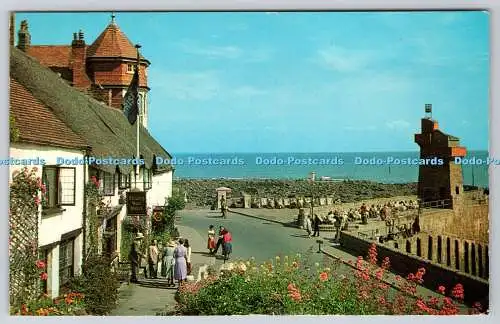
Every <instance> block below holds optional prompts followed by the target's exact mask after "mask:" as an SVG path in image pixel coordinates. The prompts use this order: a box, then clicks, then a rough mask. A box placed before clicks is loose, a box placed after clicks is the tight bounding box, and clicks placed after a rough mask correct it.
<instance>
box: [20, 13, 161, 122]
mask: <svg viewBox="0 0 500 324" xmlns="http://www.w3.org/2000/svg"><path fill="white" fill-rule="evenodd" d="M17 47H18V48H19V49H21V50H22V51H24V52H26V53H27V54H28V55H30V56H32V57H34V58H35V59H37V60H38V61H39V62H40V63H41V64H42V65H44V66H46V67H48V68H50V69H52V70H53V71H54V72H56V73H58V74H59V75H60V76H61V78H63V79H65V80H66V81H67V82H68V83H69V84H71V85H72V86H73V87H75V88H77V89H78V90H80V91H83V92H86V93H87V94H89V95H91V96H92V97H94V98H95V99H97V100H99V101H101V102H103V103H104V104H106V105H108V106H111V107H114V108H117V109H122V103H123V99H124V97H125V93H126V92H127V88H128V86H129V85H130V82H131V81H132V77H133V76H134V68H135V65H136V63H137V49H136V48H135V46H134V45H133V43H132V42H131V41H130V40H129V39H128V38H127V36H126V35H125V34H124V33H123V32H122V31H121V30H120V28H119V27H118V25H117V23H116V19H115V15H114V14H112V15H111V21H110V22H109V24H108V26H107V27H106V28H105V29H104V31H103V32H102V33H101V34H100V35H99V37H97V39H96V40H95V41H94V42H93V43H92V44H91V45H88V44H86V42H85V35H84V33H83V31H81V30H80V31H79V32H77V33H73V39H72V41H71V45H33V44H32V43H31V36H30V33H29V30H28V22H27V21H23V22H22V23H21V28H20V30H19V33H18V44H17ZM139 62H140V64H139V66H140V69H139V86H140V87H139V100H140V117H139V120H140V121H141V122H142V125H143V126H144V127H145V128H147V127H148V112H149V111H148V93H149V90H150V88H149V87H148V82H147V69H148V67H149V65H150V64H151V63H150V62H149V61H148V60H147V59H146V58H144V57H143V56H142V55H140V59H139Z"/></svg>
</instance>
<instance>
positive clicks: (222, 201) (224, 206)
mask: <svg viewBox="0 0 500 324" xmlns="http://www.w3.org/2000/svg"><path fill="white" fill-rule="evenodd" d="M220 209H221V211H222V217H224V218H226V217H227V201H226V197H224V196H222V198H221V199H220Z"/></svg>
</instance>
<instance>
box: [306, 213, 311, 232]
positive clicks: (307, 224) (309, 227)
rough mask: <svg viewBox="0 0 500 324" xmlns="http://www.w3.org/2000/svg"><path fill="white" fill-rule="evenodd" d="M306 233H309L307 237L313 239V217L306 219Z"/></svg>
mask: <svg viewBox="0 0 500 324" xmlns="http://www.w3.org/2000/svg"><path fill="white" fill-rule="evenodd" d="M306 231H307V236H308V237H311V234H312V221H311V215H307V217H306Z"/></svg>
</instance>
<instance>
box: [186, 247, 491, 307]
mask: <svg viewBox="0 0 500 324" xmlns="http://www.w3.org/2000/svg"><path fill="white" fill-rule="evenodd" d="M377 261H378V260H377V250H376V245H375V244H374V245H372V246H371V248H370V251H369V253H368V259H367V260H366V261H365V260H364V259H363V258H362V257H359V258H358V260H357V262H356V267H355V268H354V270H352V272H351V273H347V274H346V273H345V272H342V271H340V268H339V267H338V266H339V263H331V262H330V263H329V264H323V265H320V264H318V263H317V264H315V265H314V266H308V265H307V264H306V263H305V262H303V260H302V259H301V257H300V255H297V256H295V257H285V258H283V259H281V258H278V257H277V258H276V260H273V261H272V262H266V263H264V264H261V265H258V264H256V263H255V262H254V261H252V260H250V261H246V262H242V261H241V262H239V263H237V264H236V266H235V267H234V268H233V269H232V270H231V271H227V272H224V274H222V275H221V276H219V277H218V278H216V277H210V278H209V279H207V280H203V281H200V282H198V283H186V284H184V285H183V287H182V288H181V289H180V291H179V294H178V298H177V299H178V306H177V313H178V314H180V315H247V314H273V315H300V314H309V315H328V314H342V315H378V314H386V315H397V314H400V315H403V314H414V315H416V314H430V315H454V314H459V313H465V314H478V313H481V312H483V311H484V310H483V309H482V306H481V305H479V304H476V305H474V307H473V308H471V309H469V310H468V311H467V310H466V311H461V308H460V307H459V303H460V302H462V301H463V298H464V291H463V287H462V286H461V285H457V286H455V287H453V288H452V289H451V290H450V294H449V295H445V294H446V288H445V287H442V286H440V287H436V289H437V291H438V292H439V293H440V294H441V297H439V298H438V297H430V298H424V297H421V296H418V295H417V289H416V287H417V285H418V284H419V283H422V282H423V277H424V276H425V269H423V268H422V269H419V270H418V272H417V273H414V274H410V275H409V276H408V278H407V280H405V279H403V278H398V279H399V280H398V286H399V289H398V290H394V289H390V287H389V286H388V285H387V284H386V283H384V278H385V276H386V272H387V270H388V269H389V267H390V260H389V259H388V258H385V259H384V260H382V262H381V263H380V264H377V263H378V262H377Z"/></svg>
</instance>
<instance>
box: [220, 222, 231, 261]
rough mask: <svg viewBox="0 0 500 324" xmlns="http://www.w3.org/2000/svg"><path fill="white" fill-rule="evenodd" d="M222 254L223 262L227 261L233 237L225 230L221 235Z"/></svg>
mask: <svg viewBox="0 0 500 324" xmlns="http://www.w3.org/2000/svg"><path fill="white" fill-rule="evenodd" d="M222 240H223V245H222V254H223V255H224V261H225V260H227V259H229V255H230V254H231V253H232V252H233V244H232V242H233V237H232V235H231V233H230V232H229V231H228V230H227V229H226V228H225V229H224V231H223V234H222Z"/></svg>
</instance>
